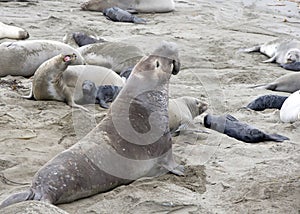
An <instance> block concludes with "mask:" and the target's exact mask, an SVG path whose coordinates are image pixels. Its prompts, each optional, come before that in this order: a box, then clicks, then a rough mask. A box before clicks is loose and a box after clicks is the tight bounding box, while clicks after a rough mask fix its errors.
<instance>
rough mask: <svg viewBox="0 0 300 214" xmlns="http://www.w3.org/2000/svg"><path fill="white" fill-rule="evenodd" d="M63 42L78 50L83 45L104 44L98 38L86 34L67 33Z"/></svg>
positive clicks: (102, 40)
mask: <svg viewBox="0 0 300 214" xmlns="http://www.w3.org/2000/svg"><path fill="white" fill-rule="evenodd" d="M63 42H64V43H66V44H68V45H71V46H72V47H74V48H78V47H81V46H84V45H89V44H94V43H102V42H106V41H105V40H104V39H101V38H99V37H98V36H95V35H92V34H88V33H86V32H74V33H67V34H66V35H65V36H64V38H63Z"/></svg>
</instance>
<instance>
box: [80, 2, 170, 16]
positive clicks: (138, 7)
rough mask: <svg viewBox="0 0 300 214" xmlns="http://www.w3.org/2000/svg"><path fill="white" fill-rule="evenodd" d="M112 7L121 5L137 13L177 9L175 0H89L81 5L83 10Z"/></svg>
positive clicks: (101, 10)
mask: <svg viewBox="0 0 300 214" xmlns="http://www.w3.org/2000/svg"><path fill="white" fill-rule="evenodd" d="M110 7H119V8H121V9H123V10H127V11H129V12H135V13H165V12H171V11H173V10H174V9H175V3H174V0H164V1H161V0H151V1H149V0H139V1H136V0H88V1H86V2H84V3H83V4H82V5H81V9H82V10H90V11H99V12H103V10H104V9H106V8H110Z"/></svg>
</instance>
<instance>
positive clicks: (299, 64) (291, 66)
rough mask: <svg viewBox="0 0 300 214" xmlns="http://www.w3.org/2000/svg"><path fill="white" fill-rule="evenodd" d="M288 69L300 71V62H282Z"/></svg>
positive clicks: (282, 65)
mask: <svg viewBox="0 0 300 214" xmlns="http://www.w3.org/2000/svg"><path fill="white" fill-rule="evenodd" d="M280 66H281V67H283V68H284V69H286V70H290V71H300V62H290V63H285V64H280Z"/></svg>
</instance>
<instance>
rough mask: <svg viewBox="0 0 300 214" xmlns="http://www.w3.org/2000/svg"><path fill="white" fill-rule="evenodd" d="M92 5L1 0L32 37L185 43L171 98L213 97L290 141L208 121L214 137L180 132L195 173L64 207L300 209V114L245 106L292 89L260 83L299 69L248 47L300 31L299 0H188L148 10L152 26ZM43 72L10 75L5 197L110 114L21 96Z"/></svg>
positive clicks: (4, 14)
mask: <svg viewBox="0 0 300 214" xmlns="http://www.w3.org/2000/svg"><path fill="white" fill-rule="evenodd" d="M80 2H81V1H79V0H77V1H71V0H65V1H45V0H44V1H37V2H36V1H33V2H29V3H0V8H1V9H0V18H1V19H0V20H1V21H2V22H5V23H11V24H14V25H17V26H20V27H23V28H25V29H27V30H28V31H29V33H30V39H53V40H58V41H62V38H63V36H64V35H65V34H66V33H70V32H74V31H81V30H86V31H91V32H94V33H96V34H97V35H99V36H100V37H101V38H104V39H106V40H108V41H123V42H126V43H129V44H134V45H136V46H138V47H139V48H141V49H142V50H144V51H145V53H149V52H151V51H152V50H153V49H154V48H155V46H156V45H158V44H159V43H160V42H161V41H162V40H166V41H173V42H176V43H177V44H178V46H179V49H180V58H181V63H182V69H181V72H180V73H179V74H178V75H177V76H173V77H172V78H171V83H170V97H172V98H176V97H179V96H184V95H189V96H195V97H198V98H200V99H201V100H203V101H206V102H208V103H209V110H208V112H210V113H213V114H225V113H229V114H232V115H233V116H235V117H237V118H238V119H239V120H241V121H243V122H247V123H249V124H252V125H254V126H256V127H258V128H260V129H262V130H264V131H266V132H268V133H278V134H282V135H285V136H287V137H289V138H290V140H289V141H285V142H283V143H276V142H264V143H258V144H246V143H243V142H240V141H237V140H235V139H233V138H230V137H227V136H225V135H222V134H220V133H217V132H214V131H212V130H206V129H205V128H204V127H202V126H201V125H200V124H198V128H199V129H202V130H206V131H209V132H210V134H205V133H199V134H196V133H190V134H185V135H180V136H178V137H175V138H174V139H173V140H174V153H175V155H176V159H177V160H178V162H181V163H183V164H185V165H186V168H187V169H186V173H185V176H184V177H176V176H174V175H164V176H162V177H158V178H152V179H150V178H145V179H140V180H138V181H136V182H133V183H132V184H130V185H127V186H121V187H118V188H116V189H114V190H112V191H110V192H107V193H103V194H98V195H95V196H93V197H89V198H86V199H82V200H78V201H75V202H73V203H69V204H62V205H58V207H60V208H61V209H63V210H65V211H67V212H69V213H295V214H296V213H299V210H300V204H299V200H300V156H299V154H300V153H299V152H300V135H299V132H300V128H299V124H300V121H298V122H295V123H293V124H289V123H288V124H284V123H282V122H281V121H280V119H279V111H278V110H265V111H263V112H254V111H248V110H244V109H240V108H241V107H243V106H245V105H247V104H248V103H249V102H250V101H252V100H253V99H255V98H256V97H258V96H260V95H264V94H278V95H287V94H286V93H280V92H271V91H267V90H263V89H250V88H248V87H249V86H252V85H254V84H260V83H265V82H270V81H273V80H274V79H275V78H277V77H279V76H281V75H283V74H286V73H290V72H291V71H287V70H284V69H282V68H280V67H278V66H277V65H276V64H265V63H262V61H263V60H265V59H266V57H265V56H263V55H261V54H258V53H253V54H245V53H240V52H238V50H239V49H240V48H243V47H250V46H254V45H257V44H260V43H263V42H266V41H270V40H273V39H275V38H278V37H296V38H299V35H300V28H299V25H300V13H299V6H298V4H297V3H294V2H290V1H275V0H266V1H265V0H264V1H255V0H234V1H225V0H213V1H203V0H198V1H196V0H183V1H176V11H174V12H172V13H163V14H138V16H139V17H142V18H146V19H147V20H148V24H146V25H135V24H131V23H114V22H111V21H109V20H106V19H105V18H104V17H103V16H102V14H101V13H98V12H88V11H81V10H80ZM2 41H8V40H1V41H0V42H2ZM16 60H17V59H16ZM31 81H32V79H30V78H29V79H27V78H23V77H9V76H8V77H5V78H1V80H0V110H1V111H0V129H1V132H0V148H1V149H0V173H1V174H0V176H1V179H0V181H1V182H0V201H2V200H3V199H4V198H6V197H7V196H8V195H10V194H11V193H13V192H17V191H19V190H21V189H25V188H27V187H28V183H30V182H31V179H32V177H33V175H34V174H35V173H36V171H37V170H38V169H39V168H40V167H41V166H43V165H44V164H45V163H46V162H47V161H48V160H50V159H51V158H52V157H53V156H55V155H56V154H57V153H59V152H60V151H63V150H64V149H66V148H69V147H70V146H71V145H73V144H74V143H76V142H77V141H78V139H80V137H82V136H84V135H85V134H86V132H88V130H90V129H91V128H92V127H93V126H95V125H96V123H97V122H99V121H100V120H101V119H102V118H103V116H104V115H105V113H106V110H104V109H101V108H100V107H98V106H96V107H94V106H93V105H91V106H88V108H89V109H90V110H91V111H93V112H94V116H95V120H94V121H93V123H90V124H89V126H88V127H87V126H86V125H83V124H82V121H83V120H82V118H81V117H82V115H80V114H79V112H80V111H79V110H73V111H72V109H71V108H70V107H69V106H67V105H66V104H65V103H61V102H55V101H32V100H25V99H23V98H21V95H27V94H28V93H29V87H30V82H31ZM197 119H198V120H200V119H199V118H197ZM197 119H196V121H197ZM83 126H84V127H85V129H82V127H83ZM7 179H8V180H7ZM10 181H14V182H17V183H23V184H24V185H21V184H14V183H12V182H10ZM26 183H27V184H26Z"/></svg>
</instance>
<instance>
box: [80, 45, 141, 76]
mask: <svg viewBox="0 0 300 214" xmlns="http://www.w3.org/2000/svg"><path fill="white" fill-rule="evenodd" d="M78 51H79V52H80V53H81V55H82V56H83V57H84V59H85V60H86V63H87V64H90V65H99V66H104V67H107V68H110V69H112V70H113V71H115V72H117V73H120V72H121V71H122V70H124V69H126V68H128V67H133V66H135V65H136V63H138V61H139V60H140V59H141V58H142V57H143V56H144V54H143V52H142V51H141V50H140V49H139V48H137V47H136V46H133V45H128V44H125V43H121V42H105V43H96V44H91V45H85V46H83V47H80V48H78Z"/></svg>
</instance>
